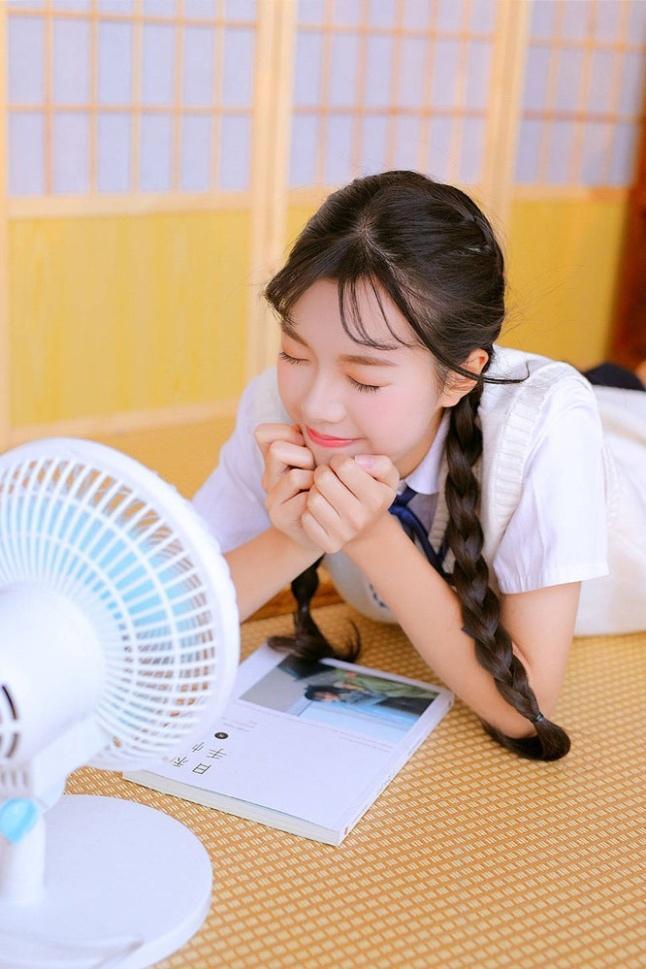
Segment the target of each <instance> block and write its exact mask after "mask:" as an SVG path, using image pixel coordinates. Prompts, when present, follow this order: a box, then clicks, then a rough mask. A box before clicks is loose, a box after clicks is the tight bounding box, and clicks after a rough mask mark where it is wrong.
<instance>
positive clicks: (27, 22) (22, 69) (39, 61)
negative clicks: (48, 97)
mask: <svg viewBox="0 0 646 969" xmlns="http://www.w3.org/2000/svg"><path fill="white" fill-rule="evenodd" d="M43 39H44V27H43V21H42V19H41V18H40V17H14V16H11V17H9V27H8V35H7V43H8V49H9V71H8V75H9V77H8V88H9V90H8V94H9V102H10V103H11V104H40V103H41V102H42V100H43V98H44V90H45V89H44V85H43V51H44V47H43Z"/></svg>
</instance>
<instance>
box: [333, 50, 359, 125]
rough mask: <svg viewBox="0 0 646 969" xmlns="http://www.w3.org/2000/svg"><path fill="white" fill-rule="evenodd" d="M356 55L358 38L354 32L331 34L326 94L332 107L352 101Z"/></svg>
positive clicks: (349, 103) (355, 74) (355, 78)
mask: <svg viewBox="0 0 646 969" xmlns="http://www.w3.org/2000/svg"><path fill="white" fill-rule="evenodd" d="M358 57H359V38H358V36H357V35H356V34H332V58H331V63H330V89H329V96H328V100H329V103H330V105H331V106H332V107H342V106H344V105H345V106H347V105H351V104H353V103H354V94H355V90H356V86H357V61H358Z"/></svg>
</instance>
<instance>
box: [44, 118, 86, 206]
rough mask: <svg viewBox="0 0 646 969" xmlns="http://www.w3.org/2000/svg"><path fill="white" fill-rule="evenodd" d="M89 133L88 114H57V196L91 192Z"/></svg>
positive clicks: (55, 170) (54, 145)
mask: <svg viewBox="0 0 646 969" xmlns="http://www.w3.org/2000/svg"><path fill="white" fill-rule="evenodd" d="M88 130H89V120H88V116H87V115H86V114H67V113H64V112H61V113H55V114H54V118H53V149H52V168H53V186H54V193H55V194H57V195H74V194H80V193H84V192H87V190H88V187H89V185H88Z"/></svg>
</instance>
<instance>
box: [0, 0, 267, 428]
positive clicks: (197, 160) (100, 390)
mask: <svg viewBox="0 0 646 969" xmlns="http://www.w3.org/2000/svg"><path fill="white" fill-rule="evenodd" d="M275 16H276V13H275V11H274V9H273V6H272V4H271V3H267V2H261V3H260V4H259V5H258V6H257V5H256V3H255V2H254V0H47V2H43V0H22V2H9V3H4V4H2V8H1V9H0V18H1V20H2V31H3V38H4V42H3V49H4V51H5V53H6V63H7V74H6V85H5V89H4V98H3V100H4V108H5V110H4V111H3V121H4V123H3V126H2V132H3V136H2V142H3V145H2V148H3V151H2V154H3V155H4V157H5V159H6V166H5V168H4V169H3V172H4V177H3V188H2V193H1V194H2V205H3V210H2V211H3V215H4V218H3V221H2V230H3V231H2V241H3V247H2V271H3V272H4V273H5V278H6V283H7V285H6V287H3V297H2V298H3V299H4V300H5V304H4V312H3V315H2V321H1V322H0V334H1V336H2V350H3V352H2V361H1V362H0V367H1V368H2V371H3V374H2V387H3V390H2V391H1V392H0V393H1V394H2V397H1V398H0V402H1V404H2V406H1V408H0V443H1V444H2V445H5V446H6V444H9V443H12V442H17V441H20V440H23V439H26V438H30V437H34V436H38V435H41V434H50V433H73V434H86V435H88V436H102V435H107V434H114V433H120V432H134V431H145V430H147V429H150V430H154V429H155V428H161V427H164V426H168V427H172V426H174V425H180V424H187V423H191V422H193V421H203V420H207V419H214V420H225V421H228V422H229V423H230V421H231V419H232V417H233V414H234V412H235V406H236V402H237V397H238V394H239V392H240V389H241V386H242V385H243V384H244V381H245V379H246V377H247V374H248V365H247V359H246V353H247V350H248V346H247V342H248V341H247V336H248V334H247V323H248V316H249V312H250V309H249V307H250V304H251V303H252V299H251V292H250V289H251V287H250V256H249V253H250V239H251V236H252V221H253V214H252V198H253V196H254V186H253V177H254V176H253V164H252V144H254V145H255V150H256V152H261V153H265V154H266V146H263V131H265V130H266V129H267V122H266V119H265V117H264V115H262V113H261V112H260V110H259V105H261V103H262V102H261V99H259V97H258V87H259V80H258V71H259V69H260V68H262V69H263V70H264V73H265V77H266V75H267V70H266V63H267V57H268V53H267V51H268V45H269V46H271V44H272V42H273V40H272V39H273V36H274V34H273V23H274V20H275ZM263 65H264V67H263ZM265 86H266V84H265ZM257 194H258V192H257V187H256V195H257ZM7 292H8V296H7V295H6V294H7Z"/></svg>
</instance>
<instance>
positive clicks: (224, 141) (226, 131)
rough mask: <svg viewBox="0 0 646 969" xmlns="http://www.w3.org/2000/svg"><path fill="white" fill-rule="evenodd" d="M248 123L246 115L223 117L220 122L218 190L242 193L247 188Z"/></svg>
mask: <svg viewBox="0 0 646 969" xmlns="http://www.w3.org/2000/svg"><path fill="white" fill-rule="evenodd" d="M249 135H250V122H249V118H248V117H247V116H246V115H234V114H232V115H223V117H222V120H221V122H220V138H221V141H220V188H221V189H223V190H224V191H232V192H234V191H242V190H244V189H247V188H248V187H249V144H250V143H249Z"/></svg>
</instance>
